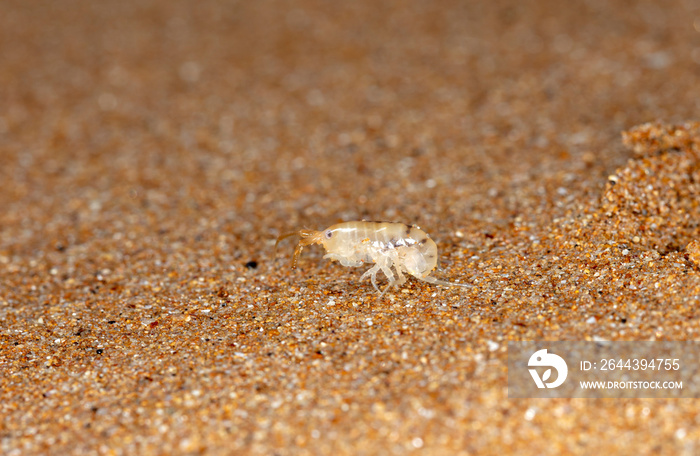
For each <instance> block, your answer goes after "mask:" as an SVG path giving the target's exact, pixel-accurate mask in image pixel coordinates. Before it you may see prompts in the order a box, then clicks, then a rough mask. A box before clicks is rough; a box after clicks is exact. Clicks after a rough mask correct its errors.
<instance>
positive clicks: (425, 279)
mask: <svg viewBox="0 0 700 456" xmlns="http://www.w3.org/2000/svg"><path fill="white" fill-rule="evenodd" d="M414 277H415V278H416V279H418V280H422V281H423V282H428V283H432V284H433V285H442V286H443V287H464V288H472V287H473V285H469V284H468V283H456V282H445V281H444V280H440V279H436V278H435V277H432V276H425V277H418V276H414Z"/></svg>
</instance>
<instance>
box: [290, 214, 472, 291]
mask: <svg viewBox="0 0 700 456" xmlns="http://www.w3.org/2000/svg"><path fill="white" fill-rule="evenodd" d="M295 234H298V235H299V236H300V237H301V239H300V240H299V244H297V247H296V249H295V250H294V258H293V259H292V268H296V265H297V261H298V260H299V255H301V252H302V250H303V249H304V247H306V246H308V245H313V244H321V245H323V248H325V249H326V255H325V256H324V257H323V258H330V259H331V260H337V261H339V262H340V264H342V265H343V266H361V265H362V264H364V263H374V266H372V268H370V269H369V270H367V272H365V273H364V274H363V275H362V277H361V278H360V280H362V279H364V278H365V277H367V276H369V277H370V279H371V280H372V285H373V286H374V288H375V289H376V290H377V291H380V290H379V287H378V286H377V273H378V272H379V271H382V272H383V273H384V275H386V277H387V278H388V279H389V285H388V286H387V287H386V288H385V289H384V291H383V292H381V294H380V297H381V295H383V294H384V292H386V291H387V290H388V289H389V288H391V287H393V286H399V285H401V284H403V283H404V282H406V276H404V272H406V273H408V274H410V275H412V276H413V277H415V278H416V279H418V280H422V281H424V282H428V283H432V284H434V285H443V286H459V287H471V285H467V284H463V283H454V282H445V281H443V280H439V279H436V278H435V277H432V276H430V273H431V272H432V271H433V269H435V268H436V267H437V261H438V252H437V245H436V244H435V242H434V241H433V240H432V239H430V236H428V234H427V233H426V232H424V231H423V230H421V229H420V228H418V227H417V226H409V225H406V224H404V223H391V222H344V223H339V224H337V225H333V226H331V227H329V228H326V229H325V230H323V231H314V230H301V231H298V232H294V233H288V234H285V235H282V236H280V237H279V238H278V239H277V244H279V242H280V241H281V240H282V239H285V238H287V237H289V236H293V235H295ZM392 267H393V268H394V269H395V270H396V275H394V272H393V271H392V269H391V268H392Z"/></svg>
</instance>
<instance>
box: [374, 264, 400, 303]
mask: <svg viewBox="0 0 700 456" xmlns="http://www.w3.org/2000/svg"><path fill="white" fill-rule="evenodd" d="M384 263H386V261H384V262H382V263H381V264H380V266H379V267H380V268H381V269H382V272H383V273H384V275H385V276H386V278H387V279H389V285H387V286H386V287H385V288H384V291H382V292H381V293H379V299H382V296H384V293H386V292H387V291H388V290H389V288H391V287H393V286H394V285H396V283H397V282H398V281H397V280H396V279H394V273H393V272H391V269H390V265H389V266H387V265H386V264H384Z"/></svg>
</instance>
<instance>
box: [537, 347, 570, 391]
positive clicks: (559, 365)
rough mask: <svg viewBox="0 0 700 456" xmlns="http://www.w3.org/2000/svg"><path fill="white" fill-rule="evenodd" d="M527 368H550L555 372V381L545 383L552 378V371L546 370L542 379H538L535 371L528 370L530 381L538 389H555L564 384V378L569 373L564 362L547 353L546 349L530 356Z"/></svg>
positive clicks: (562, 359) (557, 356)
mask: <svg viewBox="0 0 700 456" xmlns="http://www.w3.org/2000/svg"><path fill="white" fill-rule="evenodd" d="M527 365H528V366H529V367H550V368H554V369H555V370H556V371H557V379H556V380H555V381H553V382H549V383H545V382H546V381H547V380H549V377H551V376H552V369H547V370H546V371H545V372H544V374H542V378H540V376H539V374H538V373H537V370H536V369H529V371H530V375H532V379H533V380H534V381H535V383H536V384H537V387H538V388H545V385H546V388H556V387H557V386H560V385H561V384H562V383H564V380H566V376H567V375H568V373H569V368H568V366H567V365H566V361H564V358H562V357H561V356H559V355H555V354H554V353H547V349H546V348H545V349H542V350H537V351H536V352H535V353H533V354H532V356H530V360H529V361H528V362H527Z"/></svg>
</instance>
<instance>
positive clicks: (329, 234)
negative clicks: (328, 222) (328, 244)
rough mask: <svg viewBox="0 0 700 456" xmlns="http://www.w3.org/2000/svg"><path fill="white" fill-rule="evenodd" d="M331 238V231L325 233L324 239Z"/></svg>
mask: <svg viewBox="0 0 700 456" xmlns="http://www.w3.org/2000/svg"><path fill="white" fill-rule="evenodd" d="M332 237H333V232H332V231H331V230H328V231H326V239H330V238H332Z"/></svg>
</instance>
